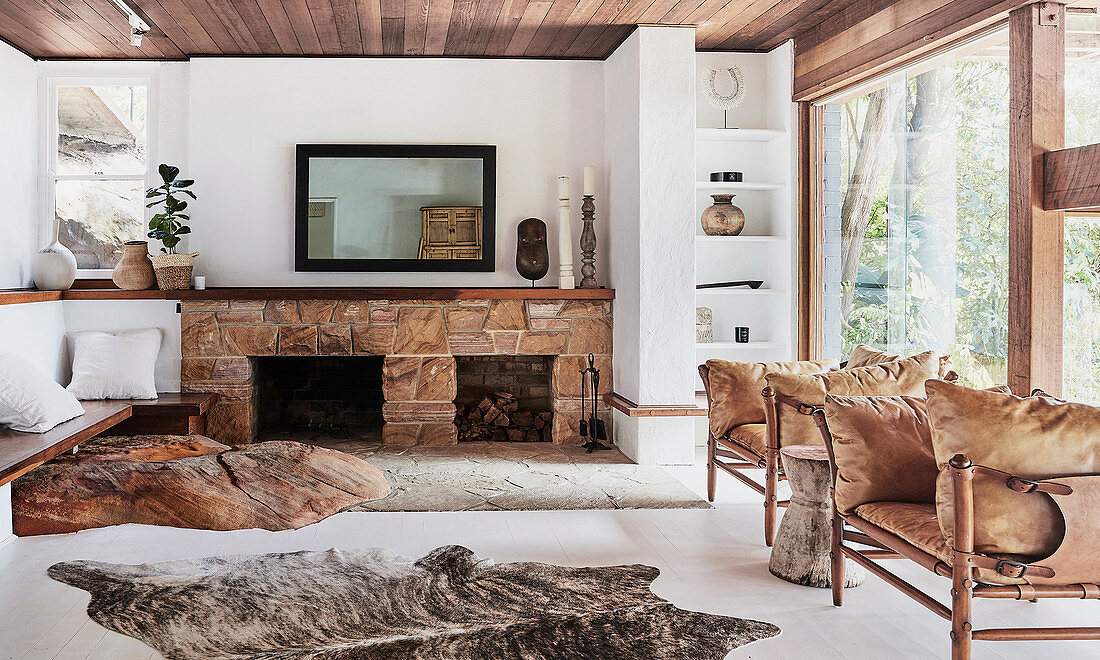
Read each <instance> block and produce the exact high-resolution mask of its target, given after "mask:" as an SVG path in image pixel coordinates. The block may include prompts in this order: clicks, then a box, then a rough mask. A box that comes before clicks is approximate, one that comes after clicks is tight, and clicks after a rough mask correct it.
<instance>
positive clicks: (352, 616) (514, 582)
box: [48, 545, 779, 660]
mask: <svg viewBox="0 0 1100 660" xmlns="http://www.w3.org/2000/svg"><path fill="white" fill-rule="evenodd" d="M48 573H49V576H50V577H52V578H53V579H55V580H59V581H61V582H64V583H66V584H70V585H72V586H75V587H79V588H81V589H84V590H86V591H88V592H90V593H91V594H92V598H91V602H90V604H89V605H88V615H89V616H90V617H91V618H92V619H93V620H95V621H96V622H98V623H99V624H100V625H103V626H104V627H106V628H108V629H110V630H114V631H116V632H119V633H121V634H124V635H129V636H131V637H135V638H137V639H140V640H142V641H144V642H145V643H146V644H149V645H150V646H152V647H154V648H155V649H157V650H158V651H160V652H161V653H163V654H164V655H165V656H166V657H168V658H179V659H192V658H234V659H246V658H247V659H261V658H262V659H265V660H274V659H280V660H289V659H292V658H293V659H304V658H310V659H313V660H350V659H356V660H428V659H440V660H443V659H448V660H543V659H545V660H550V659H554V660H590V659H593V658H600V659H601V660H639V659H643V658H644V659H646V660H719V659H720V658H723V657H724V656H725V655H726V654H727V653H729V651H730V650H732V649H734V648H736V647H738V646H741V645H743V644H747V643H749V642H752V641H755V640H758V639H764V638H767V637H772V636H775V635H777V634H779V628H777V627H776V626H774V625H772V624H769V623H764V622H760V621H752V620H748V619H738V618H733V617H726V616H717V615H712V614H705V613H701V612H688V611H685V610H681V609H678V608H676V607H675V606H674V605H672V604H671V603H669V602H668V601H665V600H663V599H661V598H658V597H657V596H656V595H654V594H653V592H651V591H650V584H651V583H652V582H653V580H655V579H656V578H657V575H658V573H659V571H658V570H657V569H656V568H653V567H651V566H643V565H639V564H634V565H627V566H605V567H590V568H572V567H566V566H555V565H552V564H541V563H535V562H520V563H510V564H494V563H493V562H492V560H482V559H479V558H478V557H477V556H475V555H474V553H473V552H472V551H471V550H469V549H467V548H464V547H461V546H456V545H452V546H444V547H441V548H437V549H436V550H434V551H432V552H430V553H428V555H426V556H425V557H423V558H421V559H418V560H415V561H414V560H412V559H409V558H405V557H401V556H398V555H396V554H394V553H392V552H390V551H389V550H385V549H378V548H375V549H371V550H353V551H340V550H336V549H332V550H327V551H324V552H313V551H302V552H293V553H284V554H267V555H239V556H230V557H210V558H206V559H193V560H180V561H171V562H164V563H159V564H147V565H141V566H128V565H120V564H107V563H102V562H92V561H73V562H64V563H60V564H54V565H53V566H51V567H50V568H49V570H48Z"/></svg>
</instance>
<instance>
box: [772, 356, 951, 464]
mask: <svg viewBox="0 0 1100 660" xmlns="http://www.w3.org/2000/svg"><path fill="white" fill-rule="evenodd" d="M939 362H940V359H939V356H938V355H936V354H935V353H933V352H932V351H927V352H925V353H920V354H918V355H914V356H913V357H908V358H904V359H902V360H895V361H893V362H883V363H882V364H875V365H871V366H867V367H857V368H855V369H842V370H839V371H830V372H827V373H823V374H816V375H798V374H796V375H790V374H768V375H767V376H766V377H765V380H766V381H767V383H768V385H770V386H771V388H772V389H773V390H775V392H776V394H780V395H784V396H787V397H790V398H791V399H794V400H795V401H798V402H800V403H805V404H808V405H811V406H823V405H825V395H826V394H835V395H837V396H920V395H921V394H923V393H924V381H926V380H928V379H929V378H935V377H936V375H937V373H938V372H939ZM777 408H778V411H779V415H778V417H779V446H780V447H788V446H790V445H820V444H822V438H821V432H820V431H819V430H818V429H817V424H815V423H814V420H813V418H812V417H811V416H809V415H803V414H801V413H799V412H798V410H796V409H795V408H794V407H793V406H788V405H786V404H783V403H780V404H778V406H777Z"/></svg>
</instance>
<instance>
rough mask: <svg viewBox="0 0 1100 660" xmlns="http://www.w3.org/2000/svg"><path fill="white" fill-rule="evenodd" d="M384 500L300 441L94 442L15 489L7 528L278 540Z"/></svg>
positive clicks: (363, 477) (334, 458) (372, 477)
mask: <svg viewBox="0 0 1100 660" xmlns="http://www.w3.org/2000/svg"><path fill="white" fill-rule="evenodd" d="M389 492H390V488H389V485H388V484H387V483H386V478H385V476H384V475H383V474H382V472H381V471H379V470H378V469H377V468H375V467H374V466H372V465H371V464H370V463H367V462H366V461H364V460H362V459H361V458H357V457H355V456H351V455H349V454H345V453H342V452H338V451H333V450H331V449H325V448H323V447H316V446H313V445H305V444H301V443H298V442H283V441H277V442H261V443H256V444H251V445H244V446H241V447H238V448H232V447H228V446H226V445H222V444H220V443H217V442H214V441H213V440H210V439H209V438H205V437H202V436H133V437H124V436H120V437H110V438H97V439H96V440H94V441H92V443H91V444H88V445H82V446H81V448H80V451H79V452H77V453H76V454H70V455H66V456H63V457H61V458H58V459H56V460H54V461H52V462H50V463H47V464H46V465H43V466H41V467H39V468H38V469H36V470H33V471H31V472H30V473H28V474H26V475H24V476H23V477H20V478H19V479H18V480H16V481H15V483H14V488H13V490H12V512H13V526H14V530H15V533H16V534H18V535H19V536H31V535H36V534H61V533H66V532H75V531H78V530H81V529H90V528H93V527H106V526H109V525H121V524H124V523H139V524H146V525H169V526H172V527H186V528H192V529H209V530H219V531H224V530H232V529H253V528H259V529H266V530H270V531H278V530H284V529H297V528H299V527H304V526H306V525H309V524H312V523H315V522H317V521H319V520H322V519H324V518H327V517H328V516H330V515H332V514H334V513H337V512H338V511H340V510H341V509H343V508H345V507H349V506H353V505H357V504H362V503H364V502H367V501H370V500H375V499H379V498H382V497H385V496H386V495H388V494H389Z"/></svg>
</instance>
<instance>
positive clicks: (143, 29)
mask: <svg viewBox="0 0 1100 660" xmlns="http://www.w3.org/2000/svg"><path fill="white" fill-rule="evenodd" d="M111 2H112V3H113V4H114V5H115V6H116V7H118V10H119V11H121V12H122V13H123V15H125V16H126V18H127V20H129V22H130V45H131V46H134V47H135V48H136V47H139V46H141V38H142V37H144V36H145V35H147V34H149V30H151V29H152V28H150V27H149V24H148V23H146V22H145V21H144V20H143V19H142V18H141V16H138V14H137V12H136V11H134V10H133V9H132V8H131V7H130V5H128V4H126V3H125V2H124V1H123V0H111Z"/></svg>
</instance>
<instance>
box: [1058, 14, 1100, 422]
mask: <svg viewBox="0 0 1100 660" xmlns="http://www.w3.org/2000/svg"><path fill="white" fill-rule="evenodd" d="M1097 35H1100V16H1097V15H1095V14H1079V13H1070V14H1067V15H1066V146H1067V147H1078V146H1083V145H1086V144H1095V143H1097V142H1100V45H1098V42H1097ZM1065 245H1066V256H1065V264H1066V277H1065V280H1066V284H1065V303H1064V308H1065V323H1064V326H1063V327H1064V329H1065V330H1064V331H1065V336H1064V340H1063V342H1064V349H1063V350H1064V353H1063V355H1064V367H1063V373H1064V380H1063V394H1064V395H1065V396H1066V397H1067V398H1070V399H1075V400H1079V401H1088V402H1091V403H1096V404H1100V217H1098V216H1097V215H1096V214H1091V215H1086V214H1081V213H1075V212H1073V211H1068V212H1067V213H1066V232H1065Z"/></svg>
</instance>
